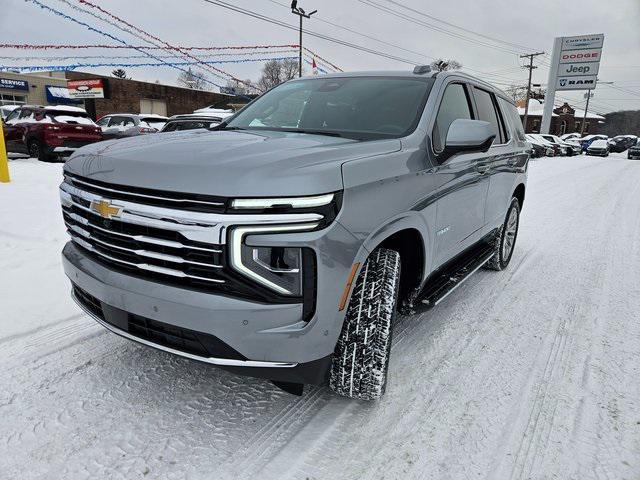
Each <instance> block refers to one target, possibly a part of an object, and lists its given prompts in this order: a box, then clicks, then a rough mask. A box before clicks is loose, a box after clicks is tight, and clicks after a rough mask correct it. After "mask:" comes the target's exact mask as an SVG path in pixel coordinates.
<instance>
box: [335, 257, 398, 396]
mask: <svg viewBox="0 0 640 480" xmlns="http://www.w3.org/2000/svg"><path fill="white" fill-rule="evenodd" d="M399 285H400V254H399V253H398V252H396V251H395V250H389V249H386V248H378V249H376V250H375V251H374V252H373V253H372V254H371V255H370V256H369V258H368V259H367V261H366V262H365V264H364V265H363V266H362V270H361V271H360V275H359V276H358V279H357V281H356V284H355V287H354V289H353V293H352V295H351V301H350V302H349V307H348V309H347V315H346V317H345V321H344V325H343V327H342V332H341V333H340V338H339V339H338V343H337V345H336V349H335V352H334V356H333V362H332V365H331V373H330V377H329V386H330V387H331V389H332V390H333V391H334V392H336V393H337V394H339V395H342V396H345V397H350V398H357V399H360V400H375V399H377V398H380V397H381V396H382V395H383V394H384V390H385V386H386V381H387V369H388V367H389V353H390V350H391V328H392V323H393V319H394V317H395V311H396V303H397V299H398V287H399Z"/></svg>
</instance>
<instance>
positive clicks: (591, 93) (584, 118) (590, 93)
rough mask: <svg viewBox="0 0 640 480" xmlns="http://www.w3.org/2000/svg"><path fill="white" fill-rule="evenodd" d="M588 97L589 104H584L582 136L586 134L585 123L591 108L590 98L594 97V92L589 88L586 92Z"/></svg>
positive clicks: (581, 126)
mask: <svg viewBox="0 0 640 480" xmlns="http://www.w3.org/2000/svg"><path fill="white" fill-rule="evenodd" d="M584 96H585V97H587V104H586V105H585V106H584V115H583V116H582V125H580V136H581V137H582V136H584V124H585V122H586V121H587V110H589V100H591V97H593V92H592V91H591V90H587V92H586V93H585V94H584Z"/></svg>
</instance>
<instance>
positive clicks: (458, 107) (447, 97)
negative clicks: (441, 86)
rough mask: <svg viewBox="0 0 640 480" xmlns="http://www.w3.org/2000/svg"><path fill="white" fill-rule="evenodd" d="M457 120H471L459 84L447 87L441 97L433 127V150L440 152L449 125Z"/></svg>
mask: <svg viewBox="0 0 640 480" xmlns="http://www.w3.org/2000/svg"><path fill="white" fill-rule="evenodd" d="M458 118H466V119H471V118H472V115H471V108H469V99H468V97H467V93H466V89H465V88H464V86H463V85H461V84H459V83H453V84H451V85H448V86H447V89H446V90H445V92H444V95H443V96H442V101H441V102H440V108H439V109H438V115H437V116H436V122H435V124H434V126H433V149H434V150H435V151H436V152H441V151H442V150H443V148H444V144H445V141H446V139H447V132H448V131H449V126H451V123H452V122H453V121H454V120H456V119H458Z"/></svg>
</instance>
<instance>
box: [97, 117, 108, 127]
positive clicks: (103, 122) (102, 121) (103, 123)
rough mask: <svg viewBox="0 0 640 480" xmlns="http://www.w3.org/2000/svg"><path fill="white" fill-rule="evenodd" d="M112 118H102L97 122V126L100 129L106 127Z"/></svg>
mask: <svg viewBox="0 0 640 480" xmlns="http://www.w3.org/2000/svg"><path fill="white" fill-rule="evenodd" d="M110 118H111V117H102V118H101V119H100V120H98V121H97V122H96V124H97V125H98V126H100V127H106V126H107V124H108V123H109V119H110Z"/></svg>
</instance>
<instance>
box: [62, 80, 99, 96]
mask: <svg viewBox="0 0 640 480" xmlns="http://www.w3.org/2000/svg"><path fill="white" fill-rule="evenodd" d="M67 88H68V89H69V96H70V97H71V98H104V83H103V80H102V79H101V78H98V79H91V80H69V81H68V82H67Z"/></svg>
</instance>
